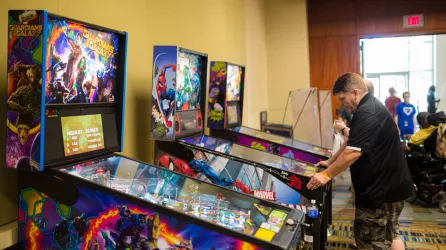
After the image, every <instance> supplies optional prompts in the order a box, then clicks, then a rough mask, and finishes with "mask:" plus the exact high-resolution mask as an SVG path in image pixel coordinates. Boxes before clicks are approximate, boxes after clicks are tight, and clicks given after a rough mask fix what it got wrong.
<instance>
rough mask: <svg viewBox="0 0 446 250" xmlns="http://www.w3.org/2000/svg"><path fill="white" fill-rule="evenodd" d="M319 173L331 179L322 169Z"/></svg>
mask: <svg viewBox="0 0 446 250" xmlns="http://www.w3.org/2000/svg"><path fill="white" fill-rule="evenodd" d="M321 174H322V175H323V176H324V177H325V178H327V179H328V180H331V178H330V176H328V174H327V172H325V171H322V172H321Z"/></svg>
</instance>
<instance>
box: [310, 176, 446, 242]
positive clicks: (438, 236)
mask: <svg viewBox="0 0 446 250" xmlns="http://www.w3.org/2000/svg"><path fill="white" fill-rule="evenodd" d="M349 187H350V172H348V171H346V172H344V173H343V174H341V175H340V176H338V177H336V179H335V181H334V185H333V190H334V192H333V196H334V199H333V225H332V226H331V228H330V234H331V236H330V237H329V238H328V242H329V246H328V247H327V248H326V249H353V248H354V247H353V245H352V244H353V243H354V238H353V220H354V217H355V208H354V205H353V199H352V195H351V192H350V191H349ZM400 235H401V238H402V239H403V240H404V242H405V244H406V249H420V250H424V249H437V250H439V249H441V250H446V214H445V213H441V212H440V210H439V208H438V207H437V206H427V205H426V204H421V203H419V202H417V203H415V204H409V203H406V205H405V207H404V210H403V212H402V214H401V216H400ZM303 249H312V248H311V246H310V245H305V246H304V247H303Z"/></svg>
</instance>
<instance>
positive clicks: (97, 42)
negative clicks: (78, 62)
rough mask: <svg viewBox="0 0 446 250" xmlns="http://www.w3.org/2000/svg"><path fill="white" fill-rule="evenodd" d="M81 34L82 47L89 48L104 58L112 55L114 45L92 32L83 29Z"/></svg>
mask: <svg viewBox="0 0 446 250" xmlns="http://www.w3.org/2000/svg"><path fill="white" fill-rule="evenodd" d="M83 36H84V37H85V41H84V47H85V48H90V49H91V50H93V51H95V52H97V53H99V54H101V55H102V56H104V57H105V58H107V59H108V58H110V56H111V55H113V52H114V50H115V47H113V46H112V45H110V44H108V43H107V42H106V41H104V40H103V39H101V38H100V37H99V36H96V35H94V34H93V33H91V32H89V31H88V30H85V31H84V32H83Z"/></svg>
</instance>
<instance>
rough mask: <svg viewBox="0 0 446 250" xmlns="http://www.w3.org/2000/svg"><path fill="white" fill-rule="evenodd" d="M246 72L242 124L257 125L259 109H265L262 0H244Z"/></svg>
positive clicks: (265, 54) (255, 126)
mask: <svg viewBox="0 0 446 250" xmlns="http://www.w3.org/2000/svg"><path fill="white" fill-rule="evenodd" d="M245 32H246V33H245V37H246V66H247V69H246V75H245V79H246V80H245V92H244V93H245V102H244V113H243V114H244V117H243V124H244V125H245V126H248V127H251V128H257V129H260V112H262V111H265V110H268V105H269V102H268V101H269V100H268V61H267V44H266V36H267V33H266V16H265V4H264V1H263V0H245Z"/></svg>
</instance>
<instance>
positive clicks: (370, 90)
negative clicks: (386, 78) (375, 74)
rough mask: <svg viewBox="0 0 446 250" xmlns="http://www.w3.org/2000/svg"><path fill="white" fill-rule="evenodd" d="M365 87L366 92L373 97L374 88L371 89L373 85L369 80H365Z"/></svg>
mask: <svg viewBox="0 0 446 250" xmlns="http://www.w3.org/2000/svg"><path fill="white" fill-rule="evenodd" d="M364 82H365V86H367V91H368V92H369V93H370V94H371V95H372V96H375V87H373V83H372V82H371V81H369V80H365V79H364Z"/></svg>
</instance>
